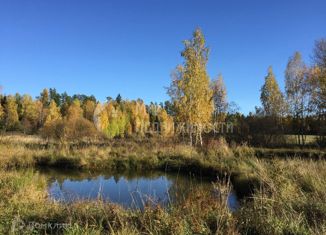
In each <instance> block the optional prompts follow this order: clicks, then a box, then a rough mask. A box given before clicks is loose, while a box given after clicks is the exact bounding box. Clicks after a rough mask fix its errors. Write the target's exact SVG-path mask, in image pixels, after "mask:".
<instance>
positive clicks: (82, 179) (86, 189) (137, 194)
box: [40, 169, 239, 211]
mask: <svg viewBox="0 0 326 235" xmlns="http://www.w3.org/2000/svg"><path fill="white" fill-rule="evenodd" d="M40 173H41V174H42V175H45V176H46V177H47V178H48V179H49V186H48V192H49V196H50V198H51V199H52V200H56V201H59V202H62V203H71V202H74V201H77V200H97V199H100V200H104V201H109V202H113V203H118V204H120V205H122V206H123V207H125V208H139V209H142V208H143V207H144V205H145V204H148V203H150V204H154V205H155V204H160V205H162V206H167V205H169V204H171V203H172V204H173V203H179V202H181V201H182V200H185V199H186V198H187V197H188V196H189V194H190V193H193V192H194V190H209V192H211V193H212V194H213V193H215V194H217V192H216V190H214V187H213V184H212V182H213V181H214V180H212V179H207V178H203V177H195V176H193V175H190V174H188V175H185V174H176V173H170V172H162V171H146V172H136V171H125V172H122V173H121V172H120V173H116V172H109V171H104V172H103V171H102V172H96V173H94V172H85V171H76V170H54V169H46V170H41V171H40ZM215 181H216V180H215ZM227 205H228V207H229V208H230V210H231V211H234V210H236V209H237V208H238V206H239V205H238V200H237V197H236V194H235V193H234V192H233V191H231V192H229V194H228V196H227Z"/></svg>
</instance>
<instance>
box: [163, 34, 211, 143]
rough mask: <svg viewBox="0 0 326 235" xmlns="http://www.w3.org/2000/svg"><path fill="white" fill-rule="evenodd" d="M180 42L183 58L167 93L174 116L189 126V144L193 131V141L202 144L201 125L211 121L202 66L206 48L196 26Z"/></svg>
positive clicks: (206, 81)
mask: <svg viewBox="0 0 326 235" xmlns="http://www.w3.org/2000/svg"><path fill="white" fill-rule="evenodd" d="M184 46H185V48H184V50H183V51H182V53H181V56H182V57H183V58H184V60H185V61H184V64H183V66H178V67H177V69H176V70H175V73H174V74H173V75H172V76H173V77H172V79H173V80H172V83H171V86H170V88H169V89H168V94H169V95H170V96H171V99H172V102H173V104H174V105H175V107H176V110H177V112H176V118H177V120H178V121H181V122H184V123H186V124H187V125H188V126H189V128H188V132H189V136H190V144H191V145H192V142H193V141H192V137H193V134H195V135H196V142H200V144H201V145H202V131H203V127H204V125H206V124H207V123H209V122H210V121H211V114H212V111H213V103H212V99H211V98H212V91H211V89H210V87H209V77H208V74H207V69H206V65H207V61H208V53H209V49H208V48H207V47H206V45H205V38H204V35H203V34H202V32H201V30H200V29H196V30H195V31H194V33H193V37H192V38H191V39H190V40H186V41H184Z"/></svg>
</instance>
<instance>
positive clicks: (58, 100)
mask: <svg viewBox="0 0 326 235" xmlns="http://www.w3.org/2000/svg"><path fill="white" fill-rule="evenodd" d="M49 92H50V101H51V100H54V102H55V103H56V104H57V106H58V107H60V106H61V96H60V94H59V93H58V92H57V90H56V89H55V88H50V90H49Z"/></svg>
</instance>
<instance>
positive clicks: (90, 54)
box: [0, 0, 326, 113]
mask: <svg viewBox="0 0 326 235" xmlns="http://www.w3.org/2000/svg"><path fill="white" fill-rule="evenodd" d="M325 11H326V1H325V0H318V1H317V0H309V1H300V0H288V1H284V0H283V1H265V0H257V1H252V0H246V1H240V0H238V1H232V0H231V1H217V0H216V1H213V0H211V1H205V0H201V1H199V0H187V1H177V0H174V1H172V0H147V1H145V0H130V1H124V0H119V1H117V0H115V1H114V0H107V1H104V0H103V1H99V0H94V1H91V0H88V1H85V0H69V1H67V0H56V1H45V0H38V1H36V0H29V1H26V0H21V1H16V0H0V85H2V86H3V93H5V94H10V93H15V92H19V93H22V94H24V93H29V94H31V95H32V96H37V95H38V94H39V93H40V91H41V90H42V88H44V87H55V88H57V90H58V91H59V92H63V91H67V92H68V93H69V94H74V93H84V94H89V95H90V94H94V95H95V96H96V97H97V98H98V99H99V100H101V101H104V100H105V97H107V96H112V97H116V95H117V94H118V93H121V95H122V97H123V98H128V99H136V98H138V97H140V98H142V99H143V100H144V101H145V102H147V103H148V102H150V101H156V102H161V101H164V100H167V99H168V98H169V97H168V96H167V94H166V90H165V89H164V87H166V86H168V85H169V83H170V73H171V71H172V70H173V69H174V68H175V66H176V65H177V64H180V63H182V58H181V56H180V52H181V50H182V49H183V45H182V40H184V39H188V38H190V37H191V34H192V31H193V30H194V29H195V28H196V27H200V28H201V29H202V30H203V32H204V35H205V37H206V41H207V45H208V46H209V47H210V48H211V53H210V60H209V64H208V71H209V74H210V76H211V78H214V77H216V76H217V75H218V74H219V73H222V75H223V76H224V80H225V83H226V87H227V90H228V98H229V100H230V101H235V102H236V103H237V104H238V105H239V106H240V107H241V110H240V111H242V112H244V113H248V112H249V111H250V110H254V106H255V105H259V104H260V101H259V95H260V94H259V89H260V87H261V86H262V84H263V82H264V76H265V75H266V72H267V67H268V66H269V65H272V66H273V69H274V72H275V74H276V77H277V80H278V81H279V84H280V86H281V88H282V89H283V86H284V70H285V67H286V63H287V60H288V58H289V56H291V55H292V54H293V53H294V52H295V51H296V50H298V51H300V52H301V53H302V54H303V58H304V59H305V61H306V62H307V63H310V62H311V59H310V56H311V53H312V48H313V44H314V41H315V40H316V39H319V38H322V37H326V13H325Z"/></svg>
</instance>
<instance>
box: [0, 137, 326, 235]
mask: <svg viewBox="0 0 326 235" xmlns="http://www.w3.org/2000/svg"><path fill="white" fill-rule="evenodd" d="M31 141H34V140H31ZM0 150H1V151H0V160H1V161H0V176H1V177H0V198H1V201H0V202H1V203H0V209H1V210H0V233H4V234H6V233H8V231H9V230H10V228H11V227H10V226H11V224H12V221H13V220H15V218H16V217H17V216H19V219H20V220H23V221H24V222H25V223H27V222H29V221H38V222H40V223H54V222H57V223H58V222H60V223H68V224H70V225H71V227H69V228H68V229H65V230H62V229H58V230H55V233H59V234H63V233H65V234H83V233H95V234H100V233H103V232H104V233H117V234H126V231H128V232H127V234H133V233H132V232H131V231H137V233H136V234H138V233H143V234H148V233H149V231H151V232H152V233H153V232H156V233H158V234H162V233H163V234H180V233H184V232H185V231H190V232H189V233H204V234H212V233H213V232H216V231H219V233H221V234H239V233H244V234H246V233H256V234H257V233H258V234H262V233H263V234H266V233H267V234H268V233H269V234H270V233H273V234H278V233H279V234H281V233H284V232H286V231H291V232H292V233H298V231H301V232H302V233H305V234H323V233H324V232H325V231H326V205H325V203H324V201H325V198H326V190H325V187H324V185H325V184H326V175H325V174H326V173H325V172H326V161H324V160H323V159H324V154H325V153H324V152H323V151H322V150H320V153H321V154H323V155H321V157H320V158H307V156H302V157H301V156H300V155H299V151H297V155H296V156H298V157H284V158H282V157H270V156H269V154H270V152H268V154H266V156H267V155H268V156H267V157H266V158H265V157H257V156H256V152H257V150H255V149H253V148H250V147H248V146H245V145H244V146H236V147H234V148H230V147H228V146H223V145H220V146H216V147H214V148H213V147H211V148H207V149H198V148H193V147H190V146H188V145H182V144H171V143H166V142H158V141H155V142H153V141H151V140H148V141H144V142H139V141H138V142H137V141H135V142H132V141H121V142H120V143H118V141H112V142H110V143H108V145H106V146H102V147H98V146H88V147H85V148H77V147H69V148H61V149H59V148H57V147H56V146H51V145H49V146H47V148H44V147H42V145H38V143H33V142H32V143H31V142H26V141H25V142H24V141H19V140H18V141H16V142H14V141H9V142H8V141H7V142H6V141H4V140H1V141H0ZM262 151H267V150H262ZM268 151H270V150H268ZM275 152H277V151H276V150H275ZM282 153H284V151H282ZM47 167H50V168H59V169H60V168H61V169H67V170H68V171H70V170H71V171H74V170H78V171H84V170H88V171H92V172H97V171H101V170H103V169H107V170H113V169H116V170H118V171H120V172H122V171H123V170H126V169H130V170H132V171H137V170H140V171H142V172H148V171H150V170H154V169H160V170H163V171H167V172H169V171H171V172H188V173H189V172H192V173H193V174H197V175H200V176H205V177H206V176H207V177H212V179H217V178H219V179H220V182H222V183H221V184H218V182H216V187H220V188H221V189H223V188H228V186H227V184H226V181H227V180H228V179H230V181H231V182H232V185H233V187H234V189H235V190H236V193H237V194H238V195H242V196H246V197H244V198H243V199H242V200H243V201H242V202H241V207H240V209H239V210H238V211H236V212H235V213H231V212H230V211H229V210H228V208H227V206H226V204H225V200H224V199H223V198H222V199H221V200H220V201H219V203H217V202H216V198H215V199H214V198H212V197H211V196H210V194H208V193H207V192H205V191H203V192H196V193H193V195H191V196H192V197H191V198H189V200H187V201H186V202H184V203H183V204H182V205H178V206H175V207H172V208H169V209H165V208H146V209H145V210H144V211H131V210H128V209H124V208H121V207H120V206H118V205H114V204H111V203H104V202H101V201H94V202H80V203H78V202H76V203H73V204H70V205H60V204H59V203H55V202H49V201H48V195H47V194H46V187H47V186H46V179H45V178H44V177H43V176H42V175H40V174H38V173H37V172H36V171H35V170H37V169H39V168H43V169H45V168H47ZM18 169H26V170H23V172H20V171H18ZM248 196H249V198H248ZM221 202H222V204H221ZM289 206H291V208H293V209H292V210H287V207H289ZM31 208H33V210H31ZM270 212H272V213H270ZM298 215H300V216H298ZM298 218H304V219H303V220H302V219H300V220H299V219H298ZM290 221H292V225H291V227H289V224H291V223H290ZM276 225H278V226H276ZM35 229H36V230H35V231H36V232H38V233H45V230H42V228H35ZM275 229H278V230H275ZM94 231H95V232H94ZM203 231H206V232H203ZM46 232H47V233H50V232H53V231H52V230H48V229H47V230H46Z"/></svg>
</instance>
